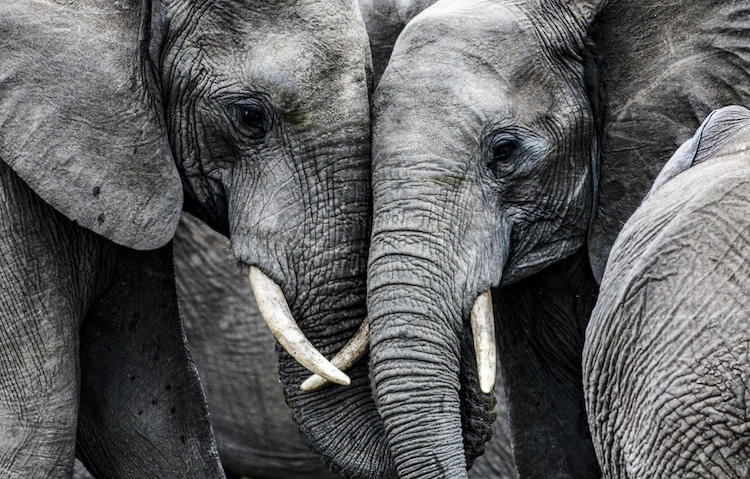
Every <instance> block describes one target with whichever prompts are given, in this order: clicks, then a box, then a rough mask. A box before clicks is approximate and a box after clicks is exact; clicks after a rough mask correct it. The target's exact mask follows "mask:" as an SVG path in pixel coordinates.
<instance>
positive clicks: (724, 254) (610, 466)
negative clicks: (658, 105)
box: [583, 107, 750, 478]
mask: <svg viewBox="0 0 750 479" xmlns="http://www.w3.org/2000/svg"><path fill="white" fill-rule="evenodd" d="M748 142H750V111H748V110H747V109H745V108H743V107H726V108H723V109H721V110H718V111H716V112H714V113H712V114H711V115H710V116H709V118H708V119H706V121H705V122H704V123H703V125H702V126H701V127H700V128H699V130H698V131H697V132H696V134H695V136H694V137H693V138H692V139H691V140H688V141H687V142H686V143H685V144H684V145H683V146H682V147H681V148H680V149H679V150H678V151H677V152H676V153H675V154H674V156H673V157H672V158H671V159H670V160H669V162H668V163H667V164H666V166H665V167H664V169H663V170H662V172H661V174H660V175H659V177H658V178H657V180H656V183H655V185H654V187H653V188H652V189H651V191H650V193H649V195H648V197H647V198H646V199H645V200H644V201H643V203H642V204H641V205H640V206H639V207H638V209H637V210H636V212H635V213H634V214H633V216H632V217H631V218H630V219H629V220H628V222H627V223H626V224H625V226H624V227H623V229H622V231H621V232H620V235H619V236H618V237H617V241H616V242H615V244H614V246H613V247H612V252H611V253H610V259H609V261H608V262H607V268H606V270H605V274H604V279H603V280H602V285H601V291H600V295H599V301H598V302H597V305H596V308H595V309H594V312H593V315H592V317H591V322H590V323H589V327H588V329H587V333H586V347H585V349H584V363H583V365H584V388H585V390H586V405H587V409H588V413H589V417H590V420H591V429H592V434H593V438H594V445H595V447H596V452H597V457H598V458H599V460H600V462H601V464H602V469H603V472H604V475H605V477H608V478H625V477H627V478H647V477H686V478H687V477H701V478H719V477H722V478H740V477H747V474H748V461H749V460H750V457H749V455H748V451H749V450H750V449H748V439H747V434H746V427H747V421H746V419H745V411H746V408H747V405H746V401H745V396H744V391H745V390H746V388H747V377H748V376H747V373H748V362H747V357H746V354H747V326H748V325H747V310H748V303H749V302H750V301H749V300H748V298H749V296H748V288H747V284H746V283H747V281H746V278H747V277H748V274H747V273H748V271H747V270H748V264H749V263H748V256H749V255H750V242H748V235H747V232H748V227H750V225H748V195H749V194H750V191H749V190H748V176H749V175H750V163H749V162H748V159H749V158H748V153H747V147H748Z"/></svg>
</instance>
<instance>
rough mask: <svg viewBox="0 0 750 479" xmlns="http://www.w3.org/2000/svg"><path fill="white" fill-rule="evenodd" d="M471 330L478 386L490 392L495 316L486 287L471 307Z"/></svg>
mask: <svg viewBox="0 0 750 479" xmlns="http://www.w3.org/2000/svg"><path fill="white" fill-rule="evenodd" d="M471 330H472V332H473V334H474V351H475V353H476V355H477V375H478V376H479V388H480V389H481V390H482V392H483V393H485V394H490V393H491V392H492V390H493V389H494V387H495V371H496V365H497V349H496V346H495V318H494V316H493V314H492V295H491V294H490V290H489V289H488V290H487V291H485V292H484V293H482V294H480V295H479V296H478V297H477V299H476V300H475V301H474V306H472V307H471Z"/></svg>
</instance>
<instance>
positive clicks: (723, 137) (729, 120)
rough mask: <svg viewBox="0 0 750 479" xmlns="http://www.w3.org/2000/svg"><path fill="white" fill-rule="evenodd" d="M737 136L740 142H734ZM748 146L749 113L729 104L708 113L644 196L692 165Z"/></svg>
mask: <svg viewBox="0 0 750 479" xmlns="http://www.w3.org/2000/svg"><path fill="white" fill-rule="evenodd" d="M738 137H740V141H737V138H738ZM748 147H750V110H748V109H747V108H745V107H742V106H736V105H733V106H727V107H724V108H721V109H719V110H715V111H712V112H711V113H710V114H709V115H708V116H707V117H706V119H705V120H703V123H701V126H700V127H699V128H698V130H696V132H695V134H694V135H693V137H692V138H690V139H689V140H688V141H686V142H685V143H683V144H682V145H681V146H680V147H679V148H678V149H677V151H675V153H674V155H672V158H670V159H669V161H667V164H666V165H664V168H662V170H661V172H660V173H659V176H657V177H656V180H654V184H653V186H652V187H651V191H649V193H648V196H651V195H652V194H653V193H654V192H655V191H656V190H658V189H659V188H661V187H662V186H663V185H664V184H665V183H667V182H668V181H669V180H671V179H672V178H674V177H675V176H677V175H679V174H680V173H682V172H683V171H685V170H687V169H688V168H690V167H692V166H694V165H697V164H699V163H702V162H703V161H706V160H708V159H710V158H716V157H719V156H724V155H732V154H734V153H737V152H739V151H746V150H747V149H748ZM648 196H647V197H648Z"/></svg>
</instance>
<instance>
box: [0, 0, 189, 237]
mask: <svg viewBox="0 0 750 479" xmlns="http://www.w3.org/2000/svg"><path fill="white" fill-rule="evenodd" d="M149 3H150V2H147V1H142V0H120V1H117V2H114V1H109V0H81V1H76V0H56V1H43V2H42V1H38V0H13V1H2V2H0V38H1V39H2V40H1V41H0V159H1V160H2V161H3V162H5V163H7V164H8V165H10V167H11V168H13V170H14V171H15V172H16V173H17V174H18V175H19V176H20V177H21V178H22V179H23V180H24V181H25V182H26V183H27V184H28V185H29V186H30V187H31V188H32V189H33V190H34V191H35V192H36V193H37V194H38V195H39V196H40V197H41V198H42V199H43V200H45V201H46V202H47V203H49V204H50V205H51V206H53V207H54V208H56V209H57V210H58V211H60V212H61V213H63V214H64V215H65V216H67V217H68V218H70V219H71V220H73V221H75V222H77V223H78V224H80V225H81V226H83V227H85V228H88V229H90V230H92V231H94V232H96V233H99V234H101V235H102V236H104V237H106V238H108V239H110V240H112V241H114V242H116V243H119V244H122V245H124V246H128V247H132V248H136V249H153V248H156V247H158V246H161V245H163V244H164V243H166V242H167V241H169V240H170V239H171V237H172V235H173V233H174V230H175V228H176V227H177V222H178V220H179V217H180V211H181V209H182V186H181V182H180V178H179V175H178V172H177V169H176V167H175V165H174V162H173V160H172V157H171V153H170V150H169V146H168V143H167V136H166V134H165V129H164V121H163V119H162V115H161V113H160V111H159V108H158V106H157V105H156V103H155V102H154V101H153V100H152V98H151V96H150V95H149V91H148V89H147V84H148V83H149V82H148V81H147V78H146V77H147V75H148V74H149V69H148V68H147V67H146V65H147V64H148V60H147V58H148V50H147V46H146V45H147V42H148V32H149V29H150V22H151V11H150V9H151V7H150V6H148V5H149Z"/></svg>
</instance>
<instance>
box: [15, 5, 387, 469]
mask: <svg viewBox="0 0 750 479" xmlns="http://www.w3.org/2000/svg"><path fill="white" fill-rule="evenodd" d="M290 19H292V20H290ZM0 31H2V35H1V36H2V39H3V40H2V41H0V159H2V161H1V162H0V177H1V181H0V197H2V198H3V201H2V208H0V225H2V228H3V234H2V238H3V239H2V240H0V252H2V254H0V257H2V263H0V282H2V284H3V285H4V288H3V290H2V293H0V306H1V308H0V315H1V316H2V319H3V322H4V328H3V336H2V339H1V340H0V344H2V347H0V361H2V364H3V368H2V371H3V373H2V374H3V378H4V380H3V381H2V382H0V411H2V413H0V423H1V424H2V428H3V430H5V431H12V432H11V433H9V434H6V435H4V437H3V439H2V440H0V470H2V472H3V475H9V476H11V477H50V478H57V477H69V476H70V474H71V472H72V468H73V453H74V449H75V452H76V454H77V455H78V456H79V457H80V458H81V459H82V461H83V463H84V464H85V465H86V466H87V467H88V468H89V469H90V470H91V471H92V472H93V473H94V474H95V475H96V476H98V477H138V478H141V477H223V472H222V470H221V467H220V465H219V461H218V455H217V453H216V448H215V444H214V440H213V437H212V434H211V431H210V429H209V424H208V415H207V410H206V404H205V400H204V398H203V395H202V392H201V391H200V388H199V384H198V381H197V375H196V371H195V368H194V366H193V363H192V360H191V358H190V355H189V353H188V352H187V349H186V347H185V342H184V341H185V340H184V336H183V331H182V327H181V325H180V322H179V316H178V310H177V298H176V291H175V284H174V269H173V259H172V246H171V244H169V241H170V239H171V238H172V235H173V234H174V230H175V228H176V225H177V221H178V220H179V216H180V212H181V209H182V206H183V198H184V207H185V209H186V210H189V211H191V212H193V213H194V214H195V215H196V216H198V217H199V218H200V219H201V220H203V221H205V222H206V223H207V224H209V225H210V226H212V227H213V228H214V229H216V230H218V231H220V232H222V233H224V234H226V235H228V236H230V238H231V244H232V252H233V255H234V256H235V258H236V261H238V262H240V264H242V265H243V267H246V266H256V267H258V268H260V269H261V270H262V271H264V272H265V274H266V275H267V276H269V277H270V278H272V279H273V280H274V281H275V282H276V283H277V284H278V285H279V286H280V287H281V289H282V291H283V294H284V296H285V297H286V299H287V302H288V303H289V306H290V309H291V312H292V314H293V315H294V316H295V317H296V319H297V321H298V323H299V324H300V326H301V327H302V329H303V331H305V332H308V333H309V334H308V337H309V338H310V339H311V341H312V342H313V343H314V344H316V345H318V346H319V347H320V350H321V351H322V352H323V353H324V354H327V355H328V356H329V357H330V356H332V355H333V353H334V352H335V351H337V350H338V349H340V348H341V347H342V346H343V344H344V343H345V342H346V340H348V338H349V337H350V336H351V335H352V334H353V332H354V331H355V330H356V329H357V327H358V326H359V323H360V322H361V320H362V317H363V316H364V309H365V308H364V299H365V277H364V270H365V266H366V253H367V251H366V245H367V241H368V237H369V221H368V218H369V211H370V197H369V185H368V181H369V144H370V138H369V135H370V125H369V109H368V88H367V78H368V75H369V71H368V70H369V68H370V66H369V63H370V61H369V52H368V49H367V37H366V34H365V29H364V24H363V23H362V20H361V16H360V15H359V11H358V8H357V6H356V3H354V2H348V1H331V2H315V3H313V2H296V1H295V2H284V1H273V2H262V3H258V2H254V3H252V4H250V3H248V2H231V1H220V0H216V1H211V2H190V1H181V0H174V1H162V2H156V1H155V2H151V1H143V2H141V1H130V2H112V3H110V2H97V1H90V2H63V3H52V2H35V1H19V2H4V3H3V4H2V6H0ZM94 52H95V53H94ZM92 57H96V58H97V61H95V62H94V61H92V60H91V59H92ZM323 80H324V81H323ZM320 85H324V87H321V86H320ZM327 89H328V90H327ZM326 91H327V92H328V93H327V94H326V93H324V92H326ZM333 92H335V94H334V93H333ZM334 191H335V192H336V193H335V194H333V193H332V192H334ZM324 332H325V333H324ZM321 338H322V339H321ZM279 361H280V363H281V366H280V367H281V370H282V378H283V382H284V385H285V387H286V388H287V389H289V390H293V391H298V388H299V383H300V382H301V381H302V380H303V379H304V378H305V377H306V376H307V373H306V371H305V370H304V369H303V368H302V367H301V366H299V365H297V364H296V363H295V362H294V361H292V360H291V358H290V357H289V355H288V354H286V353H283V352H280V353H279ZM50 372H53V373H54V374H52V373H50ZM350 375H351V377H352V380H353V382H354V383H355V385H354V387H351V388H349V389H347V390H344V391H343V392H342V397H343V398H346V397H350V396H352V397H354V398H359V397H362V396H363V394H362V393H361V391H362V390H363V389H364V391H365V394H368V395H369V389H368V388H367V387H366V383H367V371H366V370H362V371H359V372H357V371H354V372H352V373H350ZM292 395H293V394H292ZM338 401H339V402H343V403H345V402H346V399H344V400H342V399H340V398H339V399H338ZM289 402H290V404H292V405H294V406H295V407H296V409H295V410H296V411H297V413H298V414H299V416H300V417H304V418H308V419H304V418H302V419H298V422H299V423H300V425H301V428H302V429H303V430H304V431H307V432H308V433H309V434H312V433H310V431H311V430H313V429H315V428H313V427H312V426H311V425H310V421H311V420H312V419H313V418H317V417H318V414H317V413H315V414H313V412H312V411H318V408H322V410H323V411H324V412H323V413H321V414H322V415H323V417H324V423H325V424H327V426H328V430H325V428H323V430H320V431H321V433H322V434H323V437H324V438H329V437H331V433H332V432H339V433H341V430H343V434H345V433H346V430H347V428H349V427H357V426H362V427H365V426H366V425H367V424H370V423H373V424H375V426H372V427H373V428H374V429H376V430H377V428H378V424H379V417H378V416H377V414H376V413H375V410H374V404H373V407H372V408H371V409H370V410H369V413H366V414H363V415H361V416H360V421H358V422H356V423H353V422H352V421H349V420H347V419H345V418H344V417H343V416H341V415H340V414H339V412H340V411H339V410H337V408H336V407H325V405H324V404H322V403H324V402H325V395H324V398H323V401H321V400H320V396H318V395H316V394H309V395H307V396H306V397H304V398H301V397H299V398H297V399H294V398H292V399H289ZM328 419H330V420H328ZM380 427H381V428H382V426H380ZM336 436H337V435H336V434H333V437H336ZM325 440H329V441H330V439H325ZM325 440H324V441H325ZM381 443H382V441H381ZM317 447H318V451H319V452H321V453H322V454H327V455H328V456H329V457H337V456H336V453H335V452H327V451H328V449H327V446H326V445H325V443H320V442H319V443H318V446H317ZM366 454H367V455H370V456H373V457H378V458H380V460H379V461H378V463H379V464H380V465H381V466H382V468H383V469H384V470H386V471H387V470H388V468H389V466H388V464H389V460H388V459H387V452H386V451H385V449H383V448H381V449H380V450H378V449H377V448H371V449H369V450H368V451H366ZM345 457H350V458H353V460H355V461H356V460H357V456H356V454H346V455H345ZM368 457H369V456H368ZM341 462H343V460H341Z"/></svg>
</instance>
